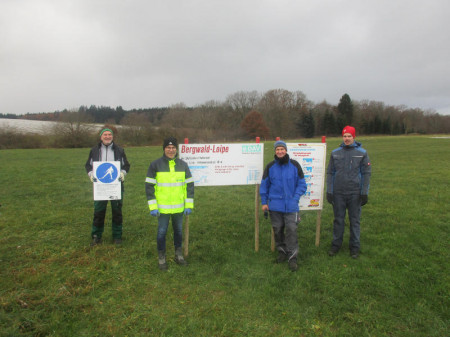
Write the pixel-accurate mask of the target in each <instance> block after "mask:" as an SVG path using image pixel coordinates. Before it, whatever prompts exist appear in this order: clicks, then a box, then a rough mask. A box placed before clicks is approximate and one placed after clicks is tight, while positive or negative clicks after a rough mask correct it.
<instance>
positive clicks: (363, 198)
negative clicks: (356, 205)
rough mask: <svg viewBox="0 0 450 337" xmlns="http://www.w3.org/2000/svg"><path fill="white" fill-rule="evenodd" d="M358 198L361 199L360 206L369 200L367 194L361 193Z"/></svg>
mask: <svg viewBox="0 0 450 337" xmlns="http://www.w3.org/2000/svg"><path fill="white" fill-rule="evenodd" d="M359 200H360V201H361V206H364V205H365V204H367V202H368V201H369V196H368V195H367V194H361V196H360V198H359Z"/></svg>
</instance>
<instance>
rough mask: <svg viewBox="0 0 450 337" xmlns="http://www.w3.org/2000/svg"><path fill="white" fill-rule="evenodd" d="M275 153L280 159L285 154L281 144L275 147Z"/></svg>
mask: <svg viewBox="0 0 450 337" xmlns="http://www.w3.org/2000/svg"><path fill="white" fill-rule="evenodd" d="M275 155H276V156H277V157H278V158H280V159H281V158H283V157H284V156H285V155H286V149H285V148H284V147H283V146H278V147H277V148H276V149H275Z"/></svg>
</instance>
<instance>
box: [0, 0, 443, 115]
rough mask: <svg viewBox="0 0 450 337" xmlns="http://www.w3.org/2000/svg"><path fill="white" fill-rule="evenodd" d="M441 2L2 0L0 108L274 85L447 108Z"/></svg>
mask: <svg viewBox="0 0 450 337" xmlns="http://www.w3.org/2000/svg"><path fill="white" fill-rule="evenodd" d="M449 12H450V2H448V1H446V0H429V1H418V0H410V1H406V0H397V1H387V0H379V1H358V0H341V1H336V0H325V1H306V0H273V1H270V0H266V1H261V0H240V1H235V0H230V1H217V0H204V1H200V0H197V1H195V0H192V1H191V0H190V1H183V0H165V1H163V0H158V1H155V0H152V1H148V0H146V1H143V0H135V1H117V0H109V1H105V0H102V1H99V0H58V1H57V0H41V1H35V0H3V1H2V2H1V3H0V42H1V46H2V47H1V49H0V74H1V77H0V113H19V114H20V113H26V112H43V111H54V110H61V109H64V108H72V107H78V106H80V105H91V104H95V105H107V106H112V107H115V106H118V105H121V106H123V107H124V108H125V109H132V108H145V107H156V106H168V105H172V104H175V103H178V102H184V103H186V104H187V105H197V104H201V103H204V102H205V101H208V100H219V101H221V100H224V99H225V98H226V96H227V95H229V94H232V93H234V92H237V91H241V90H244V91H252V90H256V91H259V92H265V91H266V90H269V89H277V88H283V89H287V90H290V91H298V90H301V91H303V92H304V93H305V94H306V96H307V97H308V99H310V100H312V101H314V102H320V101H322V100H327V101H328V102H330V103H333V104H336V103H337V102H338V101H339V99H340V97H341V96H342V95H343V94H344V93H348V94H349V95H350V97H351V98H352V99H353V100H364V99H368V100H377V101H382V102H385V103H386V104H392V105H400V104H403V105H406V106H409V107H413V108H414V107H419V108H422V109H434V110H436V111H438V112H441V113H450V81H449V75H450V74H449V73H450V51H449V49H450V46H449V44H448V41H450V30H449V29H448V27H447V26H448V24H447V22H446V21H447V17H446V16H447V13H449Z"/></svg>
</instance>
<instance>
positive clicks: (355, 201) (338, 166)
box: [327, 125, 371, 259]
mask: <svg viewBox="0 0 450 337" xmlns="http://www.w3.org/2000/svg"><path fill="white" fill-rule="evenodd" d="M355 137H356V132H355V128H354V127H352V126H349V125H348V126H346V127H345V128H344V129H343V130H342V139H343V142H342V144H341V145H340V146H339V147H338V148H337V149H335V150H333V152H332V153H331V157H330V162H329V163H328V168H327V201H328V202H329V203H330V204H332V205H333V212H334V222H333V242H332V244H331V249H330V251H329V252H328V255H330V256H334V255H336V254H337V253H338V252H339V249H340V248H341V245H342V241H343V237H344V228H345V213H346V210H348V218H349V220H350V241H349V248H350V255H351V257H352V258H354V259H356V258H358V256H359V251H360V241H359V237H360V221H359V219H360V216H361V206H364V205H365V204H367V201H368V194H369V185H370V175H371V166H370V160H369V155H368V154H367V151H366V150H365V149H363V148H362V147H361V143H358V142H356V141H355Z"/></svg>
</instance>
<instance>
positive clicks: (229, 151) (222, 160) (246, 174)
mask: <svg viewBox="0 0 450 337" xmlns="http://www.w3.org/2000/svg"><path fill="white" fill-rule="evenodd" d="M178 153H179V155H180V158H181V159H183V160H184V161H185V162H186V163H187V164H188V165H189V169H190V170H191V173H192V176H193V177H194V184H195V186H221V185H252V184H259V183H261V178H262V173H263V169H264V168H263V165H264V144H182V145H179V150H178Z"/></svg>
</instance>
